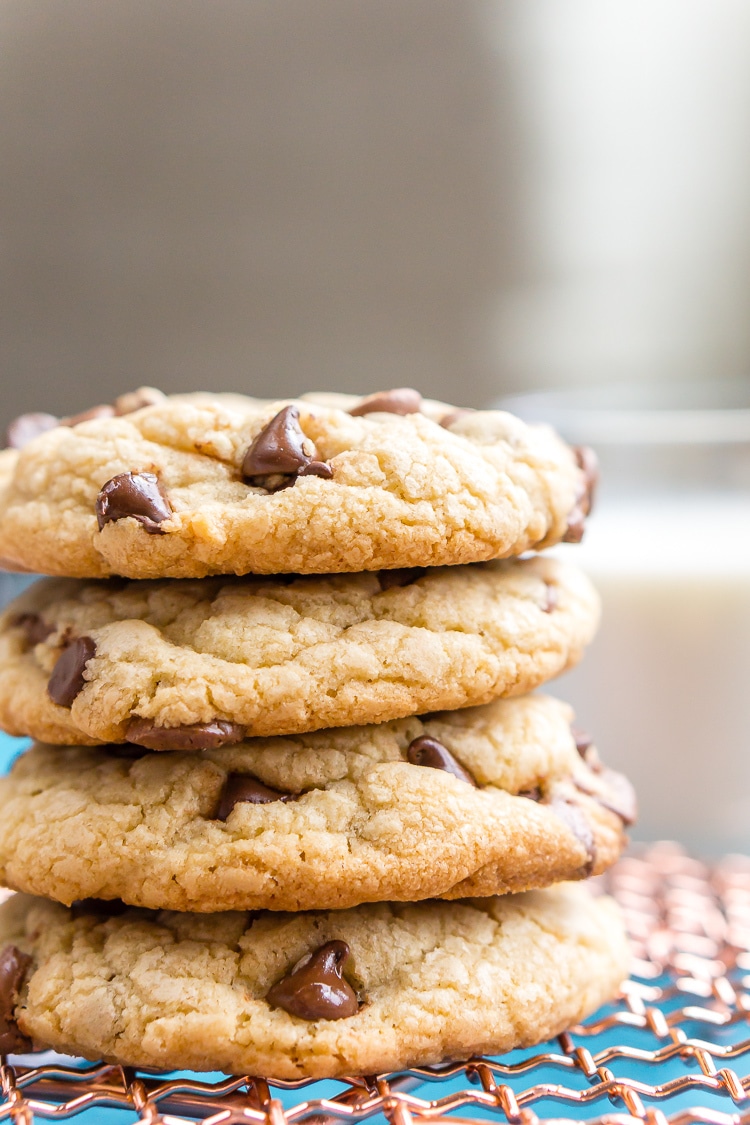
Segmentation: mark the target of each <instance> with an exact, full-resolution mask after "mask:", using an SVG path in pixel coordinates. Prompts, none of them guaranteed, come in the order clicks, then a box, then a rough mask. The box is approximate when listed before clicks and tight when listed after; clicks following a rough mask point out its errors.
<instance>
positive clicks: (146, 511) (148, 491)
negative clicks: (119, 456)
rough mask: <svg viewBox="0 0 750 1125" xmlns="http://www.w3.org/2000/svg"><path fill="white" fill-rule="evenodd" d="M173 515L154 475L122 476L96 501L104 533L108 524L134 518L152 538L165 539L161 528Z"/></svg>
mask: <svg viewBox="0 0 750 1125" xmlns="http://www.w3.org/2000/svg"><path fill="white" fill-rule="evenodd" d="M171 515H172V506H171V504H170V503H169V500H168V499H167V496H166V493H165V492H164V489H163V488H162V486H161V484H160V483H159V480H158V478H157V477H155V476H154V474H153V473H118V474H117V476H116V477H112V479H111V480H108V481H107V483H106V484H105V485H104V487H103V488H102V490H101V492H100V493H99V495H98V496H97V498H96V518H97V522H98V524H99V530H100V531H101V530H102V528H103V527H104V525H105V524H107V523H114V522H115V521H116V520H123V519H126V518H127V517H128V516H132V517H133V519H136V520H138V522H139V523H140V524H141V525H142V526H143V527H144V528H145V529H146V531H147V532H148V533H149V535H163V534H164V532H163V530H162V528H161V527H160V526H159V525H160V524H161V523H163V522H164V520H168V519H169V517H170V516H171Z"/></svg>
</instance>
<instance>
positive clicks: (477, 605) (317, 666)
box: [0, 557, 599, 749]
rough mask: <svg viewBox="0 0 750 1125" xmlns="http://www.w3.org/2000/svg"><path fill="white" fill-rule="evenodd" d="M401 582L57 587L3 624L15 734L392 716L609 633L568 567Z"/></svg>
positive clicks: (7, 721) (110, 738) (158, 741)
mask: <svg viewBox="0 0 750 1125" xmlns="http://www.w3.org/2000/svg"><path fill="white" fill-rule="evenodd" d="M392 580H393V575H392V573H391V572H388V571H386V572H381V574H380V575H378V574H371V573H363V574H357V575H337V576H336V575H328V576H326V577H313V576H307V577H303V578H299V577H297V578H293V579H292V578H290V579H288V580H286V581H285V580H283V579H281V578H275V579H262V578H234V579H218V578H214V579H202V580H198V581H182V582H175V581H155V582H128V581H126V580H113V581H111V582H109V583H102V582H81V581H75V580H70V579H68V580H65V579H48V580H46V581H42V582H40V583H37V584H36V585H35V586H33V587H31V588H30V589H29V590H28V591H26V592H25V593H24V594H23V595H22V596H21V597H20V598H18V599H16V601H15V602H13V603H12V604H11V605H10V606H9V607H7V609H6V611H5V613H4V614H3V616H2V618H0V726H2V727H3V728H4V729H5V730H7V731H8V732H9V733H11V734H18V735H30V736H31V737H33V738H38V739H39V740H40V741H43V742H53V743H67V744H74V745H75V744H95V743H101V742H124V741H131V742H139V744H141V745H145V746H148V747H150V748H153V749H200V748H202V746H217V745H221V744H222V743H224V744H226V743H228V742H238V741H240V740H241V739H242V737H245V736H247V735H253V736H255V735H269V734H293V733H300V732H305V731H311V730H317V729H321V728H324V727H336V726H353V725H359V724H364V723H373V722H383V721H386V720H389V719H394V718H401V717H403V716H406V715H413V714H420V713H424V712H428V711H435V710H444V709H453V708H460V707H467V706H472V705H478V704H482V703H486V702H489V701H490V700H492V699H495V698H498V697H500V696H508V695H522V694H524V693H526V692H528V691H530V690H532V689H533V688H534V687H536V686H538V685H539V684H540V683H543V682H544V681H546V680H548V679H550V678H551V677H552V676H555V675H558V674H559V673H560V672H562V671H563V670H564V669H565V668H567V667H569V666H571V665H572V664H574V663H575V662H576V661H577V660H578V659H579V657H580V656H581V654H582V651H583V648H584V646H585V645H586V644H587V643H588V642H589V641H590V640H591V637H592V636H593V633H594V631H595V628H596V625H597V621H598V612H599V605H598V598H597V595H596V593H595V591H594V589H593V587H592V586H591V584H590V582H589V581H588V579H587V578H586V577H585V576H584V575H583V574H582V573H581V572H580V571H578V570H577V569H576V568H574V567H571V566H569V565H568V564H564V563H561V562H559V561H558V560H556V559H553V558H545V557H536V558H532V559H525V560H516V561H505V562H494V563H479V564H474V565H470V566H465V567H444V568H436V569H431V570H427V571H425V572H423V573H420V572H416V573H414V572H412V573H409V574H406V575H403V574H402V576H401V580H402V581H404V582H406V583H407V584H405V585H399V586H392V585H390V582H391V581H392ZM384 585H385V589H384V588H383V586H384ZM177 728H179V729H177Z"/></svg>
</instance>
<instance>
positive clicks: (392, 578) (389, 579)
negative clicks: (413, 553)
mask: <svg viewBox="0 0 750 1125" xmlns="http://www.w3.org/2000/svg"><path fill="white" fill-rule="evenodd" d="M426 573H427V570H426V568H425V567H423V566H403V567H399V568H397V569H396V570H379V571H378V582H379V583H380V589H381V590H391V589H393V587H394V586H411V584H412V582H418V581H419V579H420V578H421V577H422V576H423V575H424V574H426Z"/></svg>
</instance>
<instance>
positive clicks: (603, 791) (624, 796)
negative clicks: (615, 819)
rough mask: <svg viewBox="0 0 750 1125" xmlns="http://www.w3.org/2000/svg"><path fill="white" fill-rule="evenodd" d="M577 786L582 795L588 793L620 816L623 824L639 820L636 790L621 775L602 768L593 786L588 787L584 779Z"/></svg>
mask: <svg viewBox="0 0 750 1125" xmlns="http://www.w3.org/2000/svg"><path fill="white" fill-rule="evenodd" d="M575 784H576V788H578V789H580V790H581V792H582V793H587V794H588V795H589V796H590V797H593V798H594V800H595V801H598V802H599V804H600V805H602V806H603V807H604V808H605V809H609V811H610V812H613V813H614V814H615V816H619V818H620V820H621V821H622V822H623V824H635V822H636V820H637V818H638V801H637V798H636V795H635V789H634V788H633V786H632V785H631V784H630V782H629V781H628V779H627V778H626V777H623V775H622V774H621V773H616V772H615V770H606V769H601V768H600V772H599V774H598V776H597V778H596V780H595V781H594V783H593V784H591V785H587V784H586V782H585V781H584V779H583V778H578V777H577V778H576V779H575Z"/></svg>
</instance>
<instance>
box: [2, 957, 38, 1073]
mask: <svg viewBox="0 0 750 1125" xmlns="http://www.w3.org/2000/svg"><path fill="white" fill-rule="evenodd" d="M30 968H31V957H29V955H28V954H27V953H22V952H21V950H20V949H18V948H17V947H16V946H15V945H6V947H5V949H4V950H3V951H2V953H0V1054H3V1055H7V1054H9V1053H10V1052H11V1051H13V1052H22V1051H28V1050H30V1049H31V1046H32V1044H31V1040H29V1039H27V1038H26V1036H25V1035H23V1034H22V1032H21V1030H20V1028H19V1026H18V1024H17V1022H16V1017H15V1008H16V1004H17V1003H18V994H19V992H20V991H21V987H22V985H23V982H24V978H25V977H26V974H27V973H28V971H29V969H30Z"/></svg>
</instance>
